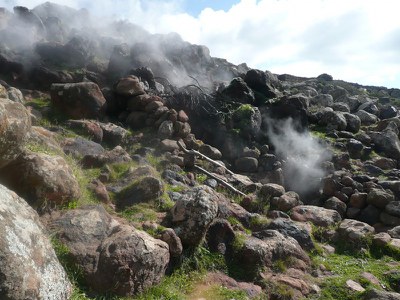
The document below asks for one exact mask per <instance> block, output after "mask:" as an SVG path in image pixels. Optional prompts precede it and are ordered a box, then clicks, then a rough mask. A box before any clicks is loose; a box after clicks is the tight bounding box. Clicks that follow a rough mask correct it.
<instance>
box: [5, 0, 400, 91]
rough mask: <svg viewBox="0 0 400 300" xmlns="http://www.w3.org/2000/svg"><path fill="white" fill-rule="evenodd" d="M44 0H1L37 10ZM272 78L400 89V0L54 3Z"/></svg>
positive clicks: (86, 0)
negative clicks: (163, 36)
mask: <svg viewBox="0 0 400 300" xmlns="http://www.w3.org/2000/svg"><path fill="white" fill-rule="evenodd" d="M42 2H43V0H0V6H2V5H4V6H6V7H7V8H9V9H11V8H12V6H13V5H24V6H27V7H29V8H33V7H34V6H35V5H38V4H40V3H42ZM52 2H55V3H59V4H64V5H67V6H71V7H75V8H82V7H86V8H88V9H89V11H90V12H91V13H92V14H95V15H103V16H104V15H110V16H112V17H113V18H117V19H128V20H130V21H132V22H134V23H136V24H138V25H141V26H142V27H144V28H145V29H147V30H148V31H150V32H152V33H168V32H177V33H179V34H180V35H181V36H182V38H183V39H184V40H187V41H189V42H191V43H194V44H201V45H206V46H207V47H208V48H209V49H210V52H211V55H212V56H216V57H222V58H226V59H227V60H228V61H231V62H233V63H235V64H240V63H243V62H245V63H247V64H248V65H249V66H250V67H253V68H258V69H261V70H269V71H272V72H273V73H277V74H283V73H289V74H294V75H298V76H307V77H315V76H318V75H319V74H321V73H329V74H331V75H332V76H333V77H334V78H335V79H343V80H346V81H351V82H357V83H360V84H364V85H378V86H386V87H395V88H400V52H399V49H400V18H399V16H398V12H399V11H400V1H399V0H380V1H378V0H351V1H349V0H303V1H300V0H236V1H233V0H231V1H229V0H214V1H211V0H96V1H93V0H52Z"/></svg>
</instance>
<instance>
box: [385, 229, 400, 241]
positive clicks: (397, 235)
mask: <svg viewBox="0 0 400 300" xmlns="http://www.w3.org/2000/svg"><path fill="white" fill-rule="evenodd" d="M387 233H388V234H389V235H390V236H391V237H392V238H394V239H400V226H396V227H393V228H392V229H390V230H388V232H387Z"/></svg>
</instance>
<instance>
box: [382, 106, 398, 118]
mask: <svg viewBox="0 0 400 300" xmlns="http://www.w3.org/2000/svg"><path fill="white" fill-rule="evenodd" d="M396 116H397V108H395V107H394V106H392V105H389V106H386V107H383V108H382V109H381V110H380V113H379V117H380V118H381V119H390V118H394V117H396Z"/></svg>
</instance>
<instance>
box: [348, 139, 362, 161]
mask: <svg viewBox="0 0 400 300" xmlns="http://www.w3.org/2000/svg"><path fill="white" fill-rule="evenodd" d="M346 147H347V151H349V155H350V157H351V158H361V156H362V154H363V149H364V145H363V144H362V143H361V142H360V141H358V140H355V139H350V140H349V141H348V142H347V145H346Z"/></svg>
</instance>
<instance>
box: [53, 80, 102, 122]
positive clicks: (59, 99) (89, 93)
mask: <svg viewBox="0 0 400 300" xmlns="http://www.w3.org/2000/svg"><path fill="white" fill-rule="evenodd" d="M51 101H52V103H53V104H54V105H55V106H56V107H57V108H58V109H60V110H61V111H62V112H63V113H64V114H66V115H67V116H68V117H70V118H73V119H84V118H89V119H90V118H94V119H96V118H100V117H102V116H103V113H104V111H105V104H106V99H104V97H103V94H102V93H101V91H100V88H99V87H98V85H97V84H95V83H93V82H80V83H69V84H52V85H51Z"/></svg>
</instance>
